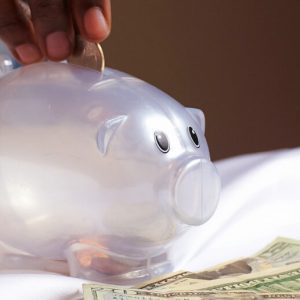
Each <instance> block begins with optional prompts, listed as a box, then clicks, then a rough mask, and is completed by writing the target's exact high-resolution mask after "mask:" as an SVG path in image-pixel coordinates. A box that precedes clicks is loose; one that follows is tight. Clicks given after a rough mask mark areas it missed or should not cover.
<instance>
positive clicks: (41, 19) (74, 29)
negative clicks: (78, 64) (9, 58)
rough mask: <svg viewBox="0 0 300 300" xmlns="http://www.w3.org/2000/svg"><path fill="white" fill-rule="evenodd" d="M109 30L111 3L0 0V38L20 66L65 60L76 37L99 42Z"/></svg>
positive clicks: (73, 0)
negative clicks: (77, 35)
mask: <svg viewBox="0 0 300 300" xmlns="http://www.w3.org/2000/svg"><path fill="white" fill-rule="evenodd" d="M110 29H111V5H110V0H0V39H1V40H3V41H4V43H5V44H6V45H7V47H8V48H9V49H10V51H11V52H12V54H13V55H14V56H15V58H16V59H18V60H19V61H20V62H21V63H23V64H30V63H34V62H37V61H39V60H42V59H43V58H47V59H50V60H54V61H60V60H64V59H66V58H67V57H68V56H69V55H71V53H72V51H73V47H74V40H75V34H77V33H79V34H80V35H81V37H82V38H83V39H86V40H88V41H91V42H101V41H103V40H104V39H105V38H106V37H107V36H108V35H109V33H110Z"/></svg>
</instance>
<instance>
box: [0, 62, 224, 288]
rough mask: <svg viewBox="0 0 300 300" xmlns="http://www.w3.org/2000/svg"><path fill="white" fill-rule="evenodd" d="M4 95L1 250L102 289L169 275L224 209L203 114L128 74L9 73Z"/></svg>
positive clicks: (58, 69)
mask: <svg viewBox="0 0 300 300" xmlns="http://www.w3.org/2000/svg"><path fill="white" fill-rule="evenodd" d="M102 75H103V76H102ZM0 94H1V100H0V240H1V241H2V242H4V243H5V244H7V245H9V246H11V247H14V248H16V249H20V250H22V251H23V252H26V253H28V255H30V256H31V257H37V258H39V259H41V258H42V259H44V260H45V259H46V261H47V262H48V261H49V260H55V261H63V260H66V261H67V262H68V264H69V271H70V274H71V275H73V276H78V277H85V278H88V279H92V280H99V281H102V282H109V283H122V284H127V283H128V284H132V283H134V282H137V281H139V280H145V279H147V278H150V277H152V276H156V275H159V274H161V273H164V272H167V271H171V270H172V268H173V267H174V265H175V264H176V262H173V261H169V259H168V251H169V249H170V247H172V242H173V241H174V240H175V239H176V238H178V237H180V236H182V235H183V234H184V233H185V232H186V231H187V230H188V229H189V228H190V227H191V226H196V225H200V224H202V223H204V222H205V221H207V220H208V219H209V218H210V217H211V215H212V214H213V212H214V210H215V209H216V205H217V202H218V198H219V191H220V180H219V176H218V175H217V173H216V170H215V167H214V165H213V164H212V163H211V161H210V157H209V151H208V147H207V143H206V140H205V137H204V115H203V113H202V112H201V111H200V110H197V109H189V108H185V107H183V106H182V105H180V104H179V103H178V102H176V101H175V100H174V99H172V98H171V97H169V96H168V95H166V94H164V93H163V92H161V91H159V90H158V89H156V88H154V87H153V86H151V85H149V84H147V83H145V82H143V81H141V80H139V79H136V78H134V77H131V76H129V75H127V74H124V73H121V72H118V71H115V70H112V69H106V70H105V72H104V74H99V73H98V72H96V71H93V70H89V69H84V68H80V67H77V66H73V65H68V64H61V63H50V62H47V63H39V64H35V65H31V66H26V67H22V68H20V69H18V70H14V71H12V72H10V73H8V74H7V75H6V76H4V77H2V78H1V79H0ZM190 128H192V129H190ZM155 132H160V133H162V135H161V136H163V141H161V143H162V144H163V145H164V147H169V151H168V152H163V151H161V149H159V144H158V143H157V141H156V140H155V134H154V133H155ZM189 134H193V136H192V137H191V136H189ZM195 143H199V145H196V144H195ZM198 146H199V147H198ZM20 264H21V263H20ZM48 269H49V267H48Z"/></svg>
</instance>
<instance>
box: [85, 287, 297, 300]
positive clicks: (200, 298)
mask: <svg viewBox="0 0 300 300" xmlns="http://www.w3.org/2000/svg"><path fill="white" fill-rule="evenodd" d="M83 291H84V300H160V299H161V300H166V299H168V300H229V299H233V300H263V299H269V300H272V299H274V300H275V299H282V300H285V299H286V300H288V299H295V300H300V293H273V294H270V293H268V294H264V293H262V294H258V293H255V292H226V291H223V292H211V291H209V292H208V291H174V292H156V291H147V290H139V289H126V288H122V287H117V286H106V285H103V286H100V285H84V286H83Z"/></svg>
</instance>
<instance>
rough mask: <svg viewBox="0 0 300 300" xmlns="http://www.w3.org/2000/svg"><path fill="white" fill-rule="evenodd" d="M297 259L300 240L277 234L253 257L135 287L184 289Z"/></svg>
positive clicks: (285, 264) (277, 265)
mask: <svg viewBox="0 0 300 300" xmlns="http://www.w3.org/2000/svg"><path fill="white" fill-rule="evenodd" d="M297 262H300V241H297V240H292V239H287V238H282V237H279V238H277V239H275V240H274V241H273V242H272V243H271V244H269V245H267V246H266V247H265V248H264V249H263V250H261V251H260V252H258V253H257V254H255V255H254V256H251V257H246V258H241V259H239V260H235V261H230V262H226V263H223V264H220V265H217V266H216V267H213V268H211V269H207V270H205V271H201V272H197V273H192V272H186V271H182V272H177V273H172V274H168V275H165V276H163V277H159V278H156V279H154V280H152V281H148V282H145V283H143V284H140V285H139V286H137V288H140V289H147V290H159V291H168V290H177V289H185V286H186V285H189V284H192V283H199V284H201V283H205V282H207V281H211V280H216V279H221V278H227V277H234V276H240V275H244V274H253V273H256V272H261V271H265V270H266V271H267V270H271V269H274V268H278V267H282V266H287V265H290V264H294V263H297Z"/></svg>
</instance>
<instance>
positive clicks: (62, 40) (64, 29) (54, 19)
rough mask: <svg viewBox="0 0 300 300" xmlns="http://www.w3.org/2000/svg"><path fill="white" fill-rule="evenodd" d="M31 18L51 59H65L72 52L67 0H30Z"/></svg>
mask: <svg viewBox="0 0 300 300" xmlns="http://www.w3.org/2000/svg"><path fill="white" fill-rule="evenodd" d="M28 2H29V6H30V10H31V19H32V23H33V26H34V30H35V34H36V37H37V40H38V42H39V45H40V47H41V49H42V51H43V52H44V53H45V55H46V56H47V57H48V58H49V59H51V60H57V61H59V60H64V59H66V58H67V57H68V56H69V55H70V54H71V52H72V43H71V33H70V20H69V17H68V11H67V6H66V1H63V0H29V1H28Z"/></svg>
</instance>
